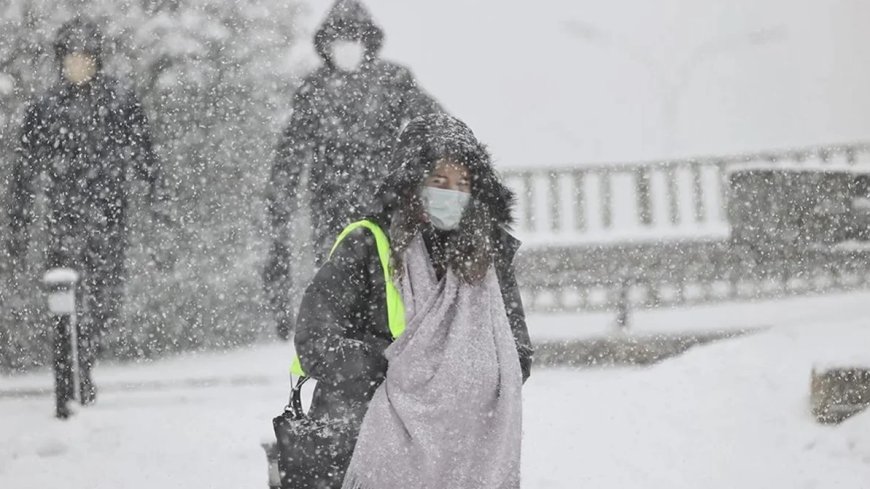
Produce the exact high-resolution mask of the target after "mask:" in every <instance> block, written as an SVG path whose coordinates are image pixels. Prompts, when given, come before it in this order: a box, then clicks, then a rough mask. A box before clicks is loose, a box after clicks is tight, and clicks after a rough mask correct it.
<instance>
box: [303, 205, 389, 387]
mask: <svg viewBox="0 0 870 489" xmlns="http://www.w3.org/2000/svg"><path fill="white" fill-rule="evenodd" d="M358 228H366V229H368V230H369V231H371V232H372V234H374V236H375V244H376V245H377V248H378V257H379V258H380V260H381V268H382V269H383V270H384V284H386V296H387V323H388V326H389V328H390V334H391V335H392V336H393V339H394V340H395V339H396V338H398V337H399V336H401V335H402V333H404V332H405V303H404V302H403V301H402V295H401V294H399V290H398V289H397V288H396V285H395V284H393V277H392V273H390V239H389V238H388V237H387V234H386V233H385V232H384V230H383V229H381V227H380V226H378V225H377V224H376V223H375V222H373V221H369V220H362V221H357V222H354V223H352V224H350V225H348V226H347V227H346V228H344V231H342V232H341V234H339V235H338V239H336V240H335V244H334V245H333V246H332V250H331V251H330V252H329V256H330V257H332V254H333V253H335V250H336V249H337V248H338V245H339V244H341V242H342V241H343V240H344V238H346V237H347V235H348V234H350V233H352V232H353V231H355V230H356V229H358ZM290 373H291V374H293V375H296V376H299V377H302V376H304V375H305V371H304V370H302V364H301V363H300V362H299V356H298V355H297V356H296V357H295V358H294V359H293V363H292V364H291V365H290Z"/></svg>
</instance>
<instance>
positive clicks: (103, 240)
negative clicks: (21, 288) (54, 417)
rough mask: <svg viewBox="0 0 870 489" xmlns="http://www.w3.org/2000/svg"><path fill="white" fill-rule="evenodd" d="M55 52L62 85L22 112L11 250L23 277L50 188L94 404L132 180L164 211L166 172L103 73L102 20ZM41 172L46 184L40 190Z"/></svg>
mask: <svg viewBox="0 0 870 489" xmlns="http://www.w3.org/2000/svg"><path fill="white" fill-rule="evenodd" d="M54 51H55V55H56V59H57V67H58V72H59V75H60V77H59V80H58V83H57V84H56V85H55V86H54V87H53V88H52V89H51V90H49V92H48V93H47V94H45V95H44V96H42V97H40V98H39V99H38V100H36V101H35V102H33V103H32V104H31V105H30V106H29V107H28V109H27V112H26V115H25V117H24V124H23V128H22V130H21V135H20V139H19V142H18V148H17V152H18V157H17V159H16V161H15V163H14V168H13V170H12V175H11V180H10V182H9V187H8V195H9V199H10V202H9V204H8V207H7V208H8V211H9V218H10V224H11V232H10V234H9V237H8V239H7V242H6V247H7V253H8V255H9V257H10V260H11V264H12V267H11V268H12V271H13V277H15V276H17V277H18V279H13V283H17V282H19V279H20V278H21V277H20V275H21V273H23V270H24V268H25V266H24V265H25V264H24V260H25V256H26V252H27V248H28V245H29V239H30V232H29V231H30V227H31V225H32V221H33V215H34V203H35V198H36V195H37V194H38V193H39V192H40V191H43V190H44V192H45V195H46V200H47V207H48V210H47V213H48V219H47V229H48V240H49V242H48V243H47V246H46V250H47V257H46V258H47V263H46V264H47V266H48V267H49V268H59V267H65V268H71V269H74V270H76V271H78V272H79V273H80V275H81V277H82V289H83V290H84V294H83V297H82V304H80V308H81V309H82V310H83V311H84V314H83V315H80V320H79V324H78V338H79V340H78V343H79V351H78V356H79V364H80V379H81V386H80V388H81V400H82V402H83V403H84V404H88V403H92V402H93V401H94V400H95V396H96V388H95V387H94V384H93V382H92V379H91V368H92V367H93V365H94V361H95V358H96V354H97V347H98V342H99V336H100V334H101V333H102V332H104V331H107V330H109V329H110V328H112V326H113V325H114V324H115V323H116V321H117V320H118V314H119V308H120V304H121V300H122V288H123V284H124V276H125V268H124V258H125V250H126V247H127V207H128V191H129V188H128V180H130V179H131V178H136V179H140V180H144V181H145V182H147V183H148V188H149V191H148V194H149V195H148V197H149V198H150V202H151V203H152V204H153V205H152V211H154V212H155V214H156V215H157V216H158V217H160V216H163V215H164V214H163V212H162V210H161V211H160V212H158V210H160V209H162V207H161V206H160V205H158V201H160V200H162V198H161V197H160V194H161V193H162V191H161V188H162V183H161V182H162V176H161V169H160V165H159V164H158V161H157V159H156V158H155V154H154V151H153V149H152V142H151V137H150V134H149V129H148V122H147V118H146V116H145V113H144V111H143V109H142V105H141V104H140V102H139V100H138V99H137V98H136V96H135V95H134V94H133V93H131V92H130V91H128V90H126V89H125V88H123V87H122V86H121V85H120V84H119V82H118V81H117V80H115V79H113V78H111V77H109V76H107V75H105V74H104V73H103V71H102V67H103V53H102V51H103V35H102V33H101V31H100V29H99V27H98V26H97V25H96V24H95V23H94V22H92V21H90V20H88V19H85V18H76V19H73V20H71V21H69V22H67V23H65V24H64V25H63V26H62V27H61V28H60V30H59V31H58V34H57V37H56V40H55V44H54ZM42 176H45V177H46V178H45V180H44V181H45V182H46V187H45V188H39V187H38V184H39V183H40V182H42V181H43V180H41V178H40V177H42ZM160 219H164V217H160ZM56 362H57V360H56ZM64 375H66V374H64V373H61V375H60V377H59V378H58V381H59V383H60V384H63V385H59V386H58V387H59V388H63V389H66V391H67V395H68V396H69V397H70V398H71V397H72V390H73V389H75V388H76V387H75V386H72V385H71V380H70V379H69V378H67V377H64ZM69 377H71V374H70V376H69ZM62 404H63V403H61V402H59V406H58V414H59V415H60V416H61V417H64V415H65V414H68V413H67V410H66V407H65V406H64V405H62Z"/></svg>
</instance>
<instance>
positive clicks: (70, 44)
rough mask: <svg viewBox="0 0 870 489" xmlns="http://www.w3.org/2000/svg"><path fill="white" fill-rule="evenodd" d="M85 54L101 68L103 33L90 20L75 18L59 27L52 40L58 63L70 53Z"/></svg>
mask: <svg viewBox="0 0 870 489" xmlns="http://www.w3.org/2000/svg"><path fill="white" fill-rule="evenodd" d="M74 52H79V53H87V54H90V55H91V56H93V57H94V60H96V62H97V66H98V67H101V66H102V61H103V60H102V58H103V33H102V31H101V30H100V28H99V26H98V25H97V24H96V23H95V22H94V21H92V20H89V19H87V18H84V17H76V18H74V19H72V20H70V21H68V22H66V23H65V24H63V25H62V26H61V28H60V29H58V31H57V35H56V36H55V40H54V54H55V56H56V58H57V61H58V63H62V62H63V61H62V60H63V58H64V56H66V55H67V54H70V53H74Z"/></svg>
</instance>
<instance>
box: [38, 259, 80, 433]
mask: <svg viewBox="0 0 870 489" xmlns="http://www.w3.org/2000/svg"><path fill="white" fill-rule="evenodd" d="M42 281H43V284H44V285H45V288H46V293H47V299H48V311H49V313H51V315H52V316H53V317H54V323H55V326H54V330H55V331H54V394H55V401H56V408H57V412H56V416H57V417H58V418H60V419H66V418H68V417H69V415H70V414H71V412H70V409H69V407H68V406H67V403H68V402H69V401H71V400H73V399H76V398H77V397H78V391H79V384H80V380H79V378H78V377H79V371H78V370H79V369H78V338H77V337H76V284H77V283H78V281H79V274H78V273H77V272H76V271H75V270H71V269H68V268H55V269H52V270H49V271H48V272H46V274H45V276H43V279H42Z"/></svg>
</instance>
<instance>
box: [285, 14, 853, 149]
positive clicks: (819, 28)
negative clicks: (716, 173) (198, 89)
mask: <svg viewBox="0 0 870 489" xmlns="http://www.w3.org/2000/svg"><path fill="white" fill-rule="evenodd" d="M331 3H332V2H331V1H326V0H311V1H310V5H311V8H310V10H309V14H308V16H307V18H306V19H305V20H304V27H305V28H306V29H310V28H312V26H314V25H316V24H317V23H319V22H320V20H321V19H322V16H323V15H324V13H325V11H326V9H327V8H328V7H329V5H331ZM366 5H367V6H368V7H369V9H370V10H371V11H372V13H373V15H374V16H375V18H376V20H377V21H378V22H379V23H380V24H381V25H382V27H383V28H384V30H385V32H386V44H385V49H384V53H383V54H384V56H385V57H387V58H390V59H393V60H396V61H400V62H402V63H405V64H407V65H409V66H410V67H411V68H412V69H413V70H414V72H415V74H416V75H417V78H418V79H419V81H420V83H421V85H422V86H424V87H425V88H426V89H427V90H429V91H430V92H431V93H432V94H434V95H435V96H436V97H438V98H439V99H440V100H441V101H442V102H443V103H444V104H445V105H446V106H447V108H448V109H449V110H451V111H452V112H453V113H455V114H456V115H458V116H460V117H462V118H463V119H465V120H466V121H467V122H469V124H471V125H472V127H473V128H474V129H475V131H476V132H477V133H478V135H479V136H480V137H481V138H482V139H483V140H484V141H486V142H487V143H489V144H490V146H491V148H492V149H493V151H494V153H495V155H496V158H497V159H498V160H499V162H500V163H501V164H502V165H506V166H533V165H534V166H536V165H560V166H561V165H577V164H581V163H589V162H602V161H604V162H610V161H626V160H629V161H633V160H649V159H659V158H665V157H670V156H694V155H706V154H718V153H734V152H742V151H747V150H755V149H773V148H785V147H794V146H804V145H814V144H827V143H841V142H849V141H854V140H864V139H870V116H868V114H870V66H868V63H870V42H868V41H870V34H868V29H867V28H868V21H870V2H868V1H867V0H608V1H606V2H605V1H601V0H535V1H534V2H531V1H525V0H439V1H437V2H436V1H423V0H413V1H410V0H369V1H368V2H366ZM292 56H293V57H294V58H296V57H299V58H302V59H305V58H310V57H312V56H313V51H311V49H310V47H307V46H303V47H300V48H298V49H297V50H296V52H294V53H293V55H292Z"/></svg>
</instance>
